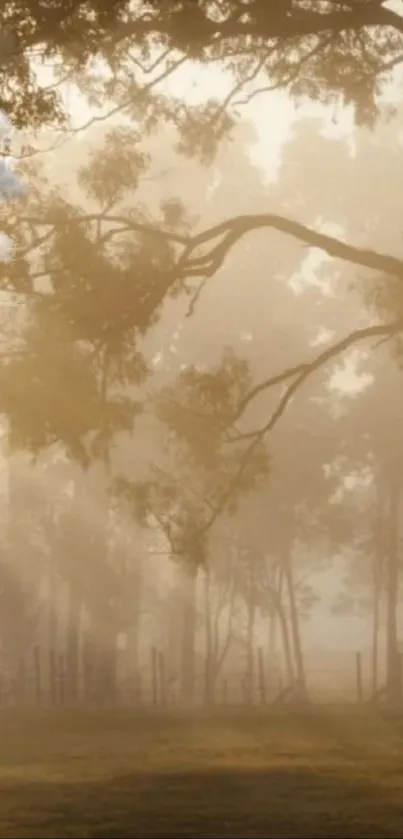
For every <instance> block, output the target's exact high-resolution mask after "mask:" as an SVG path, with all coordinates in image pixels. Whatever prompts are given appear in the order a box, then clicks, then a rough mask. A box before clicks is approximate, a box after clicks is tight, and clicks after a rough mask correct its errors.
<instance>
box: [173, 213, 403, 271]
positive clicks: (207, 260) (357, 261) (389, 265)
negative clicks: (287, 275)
mask: <svg viewBox="0 0 403 839" xmlns="http://www.w3.org/2000/svg"><path fill="white" fill-rule="evenodd" d="M264 227H270V228H272V229H273V230H278V231H280V232H281V233H287V234H288V235H289V236H293V237H294V238H296V239H299V240H300V241H301V242H305V244H307V245H308V246H309V247H312V248H319V249H320V250H322V251H325V253H327V254H328V255H329V256H332V257H336V258H337V259H343V260H346V261H347V262H351V263H353V264H354V265H361V266H363V267H365V268H370V269H371V270H373V271H382V272H383V273H386V274H392V275H393V276H397V277H401V278H403V260H401V259H399V258H398V257H396V256H390V255H389V254H382V253H378V251H373V250H371V249H369V248H359V247H357V246H355V245H350V244H347V242H343V241H342V240H341V239H337V238H335V237H334V236H329V235H327V234H326V233H320V232H319V231H317V230H314V229H312V228H311V227H307V226H306V225H305V224H301V223H300V222H298V221H294V220H293V219H288V218H285V217H284V216H280V215H277V214H275V213H256V214H251V215H242V216H235V217H234V218H232V219H228V220H227V221H224V222H222V223H221V224H217V225H215V226H214V227H210V228H209V229H208V230H205V231H203V232H202V233H199V234H197V235H196V236H193V238H192V239H191V240H190V242H189V244H188V245H187V247H186V248H185V249H184V251H183V254H182V256H181V258H180V260H179V262H178V271H179V272H180V273H181V275H182V276H194V277H200V276H212V275H213V274H214V273H215V272H216V271H217V270H218V269H219V268H220V267H221V265H222V264H223V262H224V260H225V257H226V256H227V254H228V252H229V250H230V249H231V248H232V247H233V245H234V244H235V243H236V242H238V241H239V240H240V239H242V237H243V236H245V235H246V234H247V233H250V232H251V231H253V230H259V229H261V228H264ZM216 239H220V241H219V242H218V244H216V245H215V246H214V247H213V248H212V249H211V250H210V251H209V252H208V253H205V254H203V255H202V256H199V257H197V256H193V254H194V252H195V251H196V250H197V249H198V248H201V247H202V246H204V245H206V244H209V243H210V242H211V243H212V242H214V240H216Z"/></svg>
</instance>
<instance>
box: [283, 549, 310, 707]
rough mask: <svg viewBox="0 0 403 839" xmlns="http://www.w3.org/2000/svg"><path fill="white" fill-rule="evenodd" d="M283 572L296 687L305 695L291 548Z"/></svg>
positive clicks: (286, 556)
mask: <svg viewBox="0 0 403 839" xmlns="http://www.w3.org/2000/svg"><path fill="white" fill-rule="evenodd" d="M284 572H285V579H286V583H287V593H288V600H289V605H290V626H291V637H292V641H293V648H294V659H295V664H296V671H297V681H298V688H299V690H300V692H301V695H302V696H305V694H306V677H305V664H304V656H303V652H302V641H301V630H300V625H299V615H298V609H297V603H296V599H295V587H294V575H293V567H292V551H291V548H288V549H287V553H286V555H285V563H284Z"/></svg>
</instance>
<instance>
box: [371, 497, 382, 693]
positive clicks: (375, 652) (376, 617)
mask: <svg viewBox="0 0 403 839" xmlns="http://www.w3.org/2000/svg"><path fill="white" fill-rule="evenodd" d="M382 500H383V499H382V496H381V491H380V489H379V487H378V488H377V498H376V523H375V548H374V553H373V567H372V586H373V609H372V644H371V692H372V696H373V697H374V699H375V698H376V696H377V694H378V674H379V630H380V611H381V596H382V566H383V558H384V530H383V525H384V522H383V504H382Z"/></svg>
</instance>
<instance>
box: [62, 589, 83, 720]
mask: <svg viewBox="0 0 403 839" xmlns="http://www.w3.org/2000/svg"><path fill="white" fill-rule="evenodd" d="M80 632H81V603H80V601H79V598H78V596H77V592H75V591H74V590H73V586H70V589H69V602H68V614H67V626H66V656H65V664H66V671H65V678H66V683H65V697H66V701H67V703H68V704H70V705H75V704H76V703H77V702H78V699H79V678H80V677H79V669H80Z"/></svg>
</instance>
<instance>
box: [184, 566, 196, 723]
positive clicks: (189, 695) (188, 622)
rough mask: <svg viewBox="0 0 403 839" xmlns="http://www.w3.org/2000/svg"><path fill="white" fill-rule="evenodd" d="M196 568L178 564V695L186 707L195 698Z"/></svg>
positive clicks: (192, 702) (191, 703) (189, 705)
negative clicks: (179, 636) (179, 607)
mask: <svg viewBox="0 0 403 839" xmlns="http://www.w3.org/2000/svg"><path fill="white" fill-rule="evenodd" d="M197 570H198V569H197V566H196V565H195V564H194V563H193V562H191V561H189V562H186V561H182V562H181V564H180V594H181V639H180V696H181V701H182V704H183V705H184V706H186V707H191V706H192V705H193V704H194V699H195V675H196V662H195V657H196V593H197Z"/></svg>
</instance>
